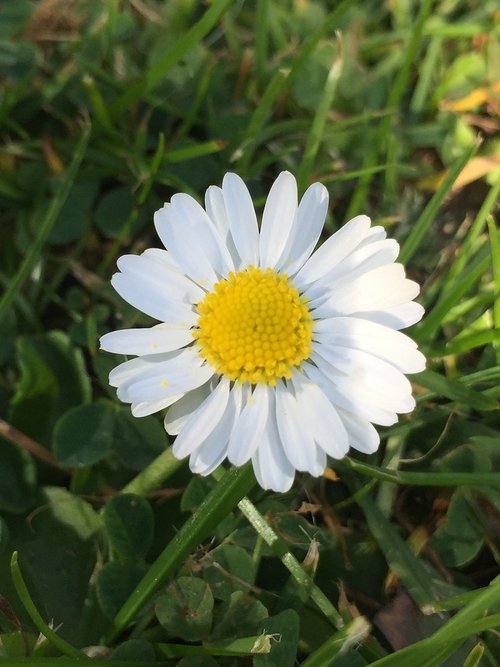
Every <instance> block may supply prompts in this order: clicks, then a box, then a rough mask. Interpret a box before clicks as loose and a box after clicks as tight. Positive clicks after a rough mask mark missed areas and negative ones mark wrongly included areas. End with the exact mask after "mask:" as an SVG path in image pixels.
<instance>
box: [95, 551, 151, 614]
mask: <svg viewBox="0 0 500 667" xmlns="http://www.w3.org/2000/svg"><path fill="white" fill-rule="evenodd" d="M145 571H146V567H145V565H142V564H140V563H135V562H134V561H130V560H124V561H119V560H113V561H111V562H110V563H106V565H105V566H104V567H103V568H102V570H100V572H99V574H98V575H97V598H98V600H99V605H100V607H101V609H102V611H103V612H104V614H105V616H107V618H109V619H110V620H113V619H114V617H115V616H116V613H117V612H118V610H119V609H120V608H121V606H122V605H123V603H124V602H125V600H126V599H127V598H128V596H129V595H130V593H131V592H132V591H133V590H134V588H135V587H136V586H137V584H138V583H139V582H140V580H141V579H142V577H143V576H144V573H145Z"/></svg>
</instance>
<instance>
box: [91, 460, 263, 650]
mask: <svg viewBox="0 0 500 667" xmlns="http://www.w3.org/2000/svg"><path fill="white" fill-rule="evenodd" d="M254 485H255V477H254V475H253V471H252V466H251V464H247V465H245V466H243V467H241V468H231V469H230V470H228V471H227V472H225V473H224V475H223V477H222V478H221V480H220V481H219V482H218V484H217V486H216V487H215V488H214V489H212V491H211V492H210V493H209V494H208V495H207V496H206V498H205V500H204V501H203V502H202V503H201V504H200V506H199V507H198V509H197V510H196V511H195V512H194V513H193V514H192V515H191V517H190V518H189V519H188V520H187V521H186V523H185V524H184V525H183V526H182V528H181V529H180V530H179V532H178V533H177V535H176V536H175V537H174V538H173V539H172V540H171V541H170V542H169V543H168V544H167V546H166V547H165V549H164V550H163V551H162V553H161V554H160V555H159V556H158V558H157V559H156V560H155V562H154V563H152V565H150V567H149V569H148V572H147V573H146V575H145V576H144V578H143V579H142V581H141V582H139V584H138V585H137V587H136V588H135V590H134V591H133V593H132V594H131V595H130V597H129V598H128V599H127V600H126V602H125V604H124V605H123V606H122V608H121V609H120V611H119V612H118V614H117V615H116V617H115V620H114V623H113V627H112V629H111V631H110V632H109V633H108V635H107V636H106V637H105V639H104V641H103V643H105V644H109V643H111V642H112V641H113V640H114V639H115V638H116V637H117V636H118V635H120V633H121V632H123V630H124V629H125V628H126V627H127V625H128V624H129V623H130V622H131V621H132V620H133V618H134V616H135V615H136V614H137V613H138V612H139V611H140V610H141V609H142V607H144V605H145V604H146V603H147V602H148V601H149V600H150V598H151V596H152V595H153V594H154V593H155V592H156V591H157V590H158V588H159V587H160V586H162V584H163V583H164V582H165V581H166V579H167V578H168V577H169V576H170V575H171V574H172V573H173V572H174V571H175V570H176V568H178V567H179V566H180V565H181V564H182V562H183V561H184V559H185V558H186V557H187V556H188V555H189V554H190V553H191V551H192V550H193V549H194V548H195V547H196V546H197V545H198V544H200V542H202V541H203V540H204V539H206V537H207V536H208V535H210V534H211V533H212V531H213V530H214V529H215V528H216V527H217V525H218V524H219V523H220V522H221V521H222V519H223V518H224V517H226V516H227V515H228V514H229V513H230V512H231V511H232V510H233V509H234V508H235V507H236V505H237V504H238V502H239V501H240V500H241V498H242V497H243V496H245V495H246V494H247V493H248V492H249V491H250V490H251V489H252V487H253V486H254Z"/></svg>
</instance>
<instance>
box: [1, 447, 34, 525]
mask: <svg viewBox="0 0 500 667" xmlns="http://www.w3.org/2000/svg"><path fill="white" fill-rule="evenodd" d="M35 485H36V468H35V464H34V461H33V459H32V457H31V456H30V455H29V454H27V453H26V452H25V451H24V450H22V449H19V448H18V447H16V446H15V445H13V444H11V443H10V442H8V441H7V440H4V439H3V438H0V509H3V510H7V511H8V512H16V513H20V512H24V511H26V510H27V509H29V508H30V507H32V506H33V503H34V498H35V493H36V486H35Z"/></svg>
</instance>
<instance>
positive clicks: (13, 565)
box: [10, 551, 89, 664]
mask: <svg viewBox="0 0 500 667" xmlns="http://www.w3.org/2000/svg"><path fill="white" fill-rule="evenodd" d="M10 571H11V575H12V581H13V582H14V587H15V589H16V592H17V594H18V595H19V598H20V600H21V602H22V603H23V605H24V608H25V609H26V611H27V612H28V614H29V616H30V618H31V620H32V621H33V623H34V624H35V626H36V627H37V629H38V630H39V632H40V633H41V634H42V635H43V636H44V637H46V639H47V640H48V641H49V642H50V643H51V644H53V645H54V646H55V647H56V648H57V649H59V651H61V653H63V654H64V655H68V656H69V657H71V658H74V659H75V660H77V661H78V662H79V663H81V661H82V660H88V659H89V658H88V657H87V656H86V655H85V654H84V653H82V652H81V651H79V650H78V649H76V648H75V647H74V646H71V644H69V643H68V642H67V641H65V640H64V639H63V638H62V637H60V636H59V635H58V634H57V633H56V632H54V630H52V628H50V627H49V626H48V625H47V623H45V621H44V620H43V618H42V617H41V615H40V612H39V611H38V609H37V608H36V607H35V604H34V602H33V600H32V599H31V595H30V593H29V591H28V587H27V586H26V584H25V582H24V579H23V575H22V574H21V569H20V567H19V562H18V554H17V551H14V553H13V554H12V558H11V561H10ZM30 660H32V658H30ZM71 664H74V663H73V662H72V663H71Z"/></svg>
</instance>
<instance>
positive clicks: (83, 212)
mask: <svg viewBox="0 0 500 667" xmlns="http://www.w3.org/2000/svg"><path fill="white" fill-rule="evenodd" d="M97 189H98V184H97V183H96V182H90V183H74V184H73V186H72V187H71V190H70V191H69V194H68V198H67V199H66V201H65V202H64V204H63V206H62V208H61V210H60V212H59V215H58V216H57V218H56V221H55V222H54V226H53V227H52V229H51V230H50V233H49V235H48V237H47V239H48V241H49V243H52V244H57V245H63V244H65V243H71V242H73V241H76V240H78V239H80V238H81V237H82V236H83V235H84V233H85V229H86V225H87V220H88V217H89V212H90V207H91V206H92V204H93V201H94V199H95V196H96V194H97Z"/></svg>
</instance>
